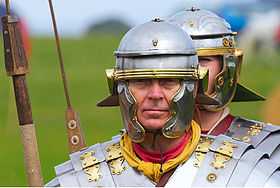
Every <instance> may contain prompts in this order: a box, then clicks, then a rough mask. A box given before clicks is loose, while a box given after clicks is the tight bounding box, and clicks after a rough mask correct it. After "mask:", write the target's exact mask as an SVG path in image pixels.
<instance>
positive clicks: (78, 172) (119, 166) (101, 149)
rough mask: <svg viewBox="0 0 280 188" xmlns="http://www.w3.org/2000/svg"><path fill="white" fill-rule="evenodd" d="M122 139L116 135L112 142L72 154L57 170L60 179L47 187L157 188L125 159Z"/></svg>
mask: <svg viewBox="0 0 280 188" xmlns="http://www.w3.org/2000/svg"><path fill="white" fill-rule="evenodd" d="M120 138H121V137H120V136H115V137H113V138H112V140H111V141H108V142H105V143H102V144H99V143H98V144H95V145H93V146H90V147H88V148H87V149H85V150H81V151H78V152H75V153H72V154H70V160H69V161H67V162H65V163H62V164H60V165H58V166H56V167H55V171H56V176H57V177H56V178H54V179H53V180H52V181H50V182H49V183H48V184H46V186H77V187H78V186H79V187H80V186H86V187H90V186H93V187H99V186H101V187H116V186H117V187H120V186H121V187H125V186H126V187H127V186H150V187H151V186H154V183H153V182H151V181H150V180H149V179H148V178H147V177H146V176H144V175H142V174H141V173H139V172H138V171H136V170H134V169H133V168H131V167H130V166H129V165H128V164H127V162H126V161H125V160H124V158H123V156H122V153H121V148H120V145H119V141H120Z"/></svg>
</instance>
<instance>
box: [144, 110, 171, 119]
mask: <svg viewBox="0 0 280 188" xmlns="http://www.w3.org/2000/svg"><path fill="white" fill-rule="evenodd" d="M167 113H169V110H167V109H158V108H151V109H144V110H143V114H145V115H148V116H152V117H159V116H162V115H164V114H167Z"/></svg>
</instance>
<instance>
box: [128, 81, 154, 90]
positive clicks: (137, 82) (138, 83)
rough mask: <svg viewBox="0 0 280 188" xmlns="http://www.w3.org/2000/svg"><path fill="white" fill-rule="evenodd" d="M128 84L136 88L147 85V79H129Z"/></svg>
mask: <svg viewBox="0 0 280 188" xmlns="http://www.w3.org/2000/svg"><path fill="white" fill-rule="evenodd" d="M129 85H130V86H134V87H137V88H143V87H146V86H148V85H149V80H148V79H133V80H130V81H129Z"/></svg>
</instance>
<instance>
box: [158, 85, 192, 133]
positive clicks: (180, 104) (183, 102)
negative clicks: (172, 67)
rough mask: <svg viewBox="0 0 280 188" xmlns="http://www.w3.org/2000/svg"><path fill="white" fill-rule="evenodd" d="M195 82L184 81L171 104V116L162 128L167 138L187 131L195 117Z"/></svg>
mask: <svg viewBox="0 0 280 188" xmlns="http://www.w3.org/2000/svg"><path fill="white" fill-rule="evenodd" d="M194 93H195V83H194V82H193V81H187V80H184V81H182V85H181V88H180V89H179V91H178V93H177V94H176V95H175V96H174V97H173V99H172V102H171V104H170V109H171V118H170V119H169V120H168V121H167V122H166V124H165V126H164V127H163V128H162V134H163V135H164V136H165V137H167V138H177V137H179V136H181V135H182V134H183V133H184V132H185V131H186V125H189V124H190V123H191V121H192V118H193V111H194V104H195V103H194V101H195V100H194Z"/></svg>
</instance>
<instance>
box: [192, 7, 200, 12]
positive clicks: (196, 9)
mask: <svg viewBox="0 0 280 188" xmlns="http://www.w3.org/2000/svg"><path fill="white" fill-rule="evenodd" d="M198 10H200V9H199V8H195V7H192V8H191V11H193V12H194V11H198Z"/></svg>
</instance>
